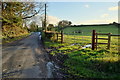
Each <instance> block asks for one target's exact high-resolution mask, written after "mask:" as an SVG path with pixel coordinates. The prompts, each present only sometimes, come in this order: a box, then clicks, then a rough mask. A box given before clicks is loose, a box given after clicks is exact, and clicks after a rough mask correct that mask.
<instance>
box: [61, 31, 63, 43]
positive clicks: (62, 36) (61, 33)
mask: <svg viewBox="0 0 120 80" xmlns="http://www.w3.org/2000/svg"><path fill="white" fill-rule="evenodd" d="M61 43H63V31H61Z"/></svg>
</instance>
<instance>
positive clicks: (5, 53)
mask: <svg viewBox="0 0 120 80" xmlns="http://www.w3.org/2000/svg"><path fill="white" fill-rule="evenodd" d="M47 62H48V56H47V53H46V52H45V50H44V48H43V47H42V44H41V40H39V34H38V33H37V32H36V33H33V34H32V35H30V36H28V37H27V38H25V39H22V40H19V41H15V42H13V43H12V44H8V45H3V46H2V72H3V77H9V78H48V77H49V78H50V77H51V78H52V77H53V76H50V75H49V76H48V74H49V73H48V69H47V67H46V64H47Z"/></svg>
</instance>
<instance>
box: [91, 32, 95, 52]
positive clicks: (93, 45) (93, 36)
mask: <svg viewBox="0 0 120 80" xmlns="http://www.w3.org/2000/svg"><path fill="white" fill-rule="evenodd" d="M95 34H96V31H95V30H93V32H92V50H94V49H95Z"/></svg>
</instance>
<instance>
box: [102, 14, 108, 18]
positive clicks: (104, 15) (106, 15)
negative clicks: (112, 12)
mask: <svg viewBox="0 0 120 80" xmlns="http://www.w3.org/2000/svg"><path fill="white" fill-rule="evenodd" d="M108 16H109V14H103V15H101V17H102V18H105V17H108Z"/></svg>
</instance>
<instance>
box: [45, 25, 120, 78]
mask: <svg viewBox="0 0 120 80" xmlns="http://www.w3.org/2000/svg"><path fill="white" fill-rule="evenodd" d="M93 29H95V30H96V31H97V32H99V33H113V34H118V28H117V27H116V26H112V25H111V26H97V27H96V26H93V27H91V26H90V27H89V26H88V27H68V28H65V29H64V43H62V44H61V43H57V42H53V41H52V42H51V41H45V45H46V47H47V48H49V49H52V51H51V52H50V55H52V56H57V55H58V54H63V55H67V56H68V57H67V58H65V57H60V58H61V59H60V60H64V62H63V66H65V68H63V69H62V71H63V72H64V73H65V74H68V75H66V77H68V78H72V77H83V78H108V79H109V78H114V79H116V80H119V79H120V77H119V75H120V69H119V67H120V58H119V56H120V54H119V52H118V47H120V46H119V43H118V37H112V39H111V48H110V50H107V49H106V45H100V46H99V47H100V48H99V49H98V50H94V51H93V50H91V49H90V48H86V49H83V48H82V47H84V46H85V45H87V44H91V34H92V30H93ZM79 30H80V31H82V32H83V34H81V33H73V32H74V31H79ZM100 37H104V38H106V37H107V36H100ZM99 42H106V41H105V40H99Z"/></svg>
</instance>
